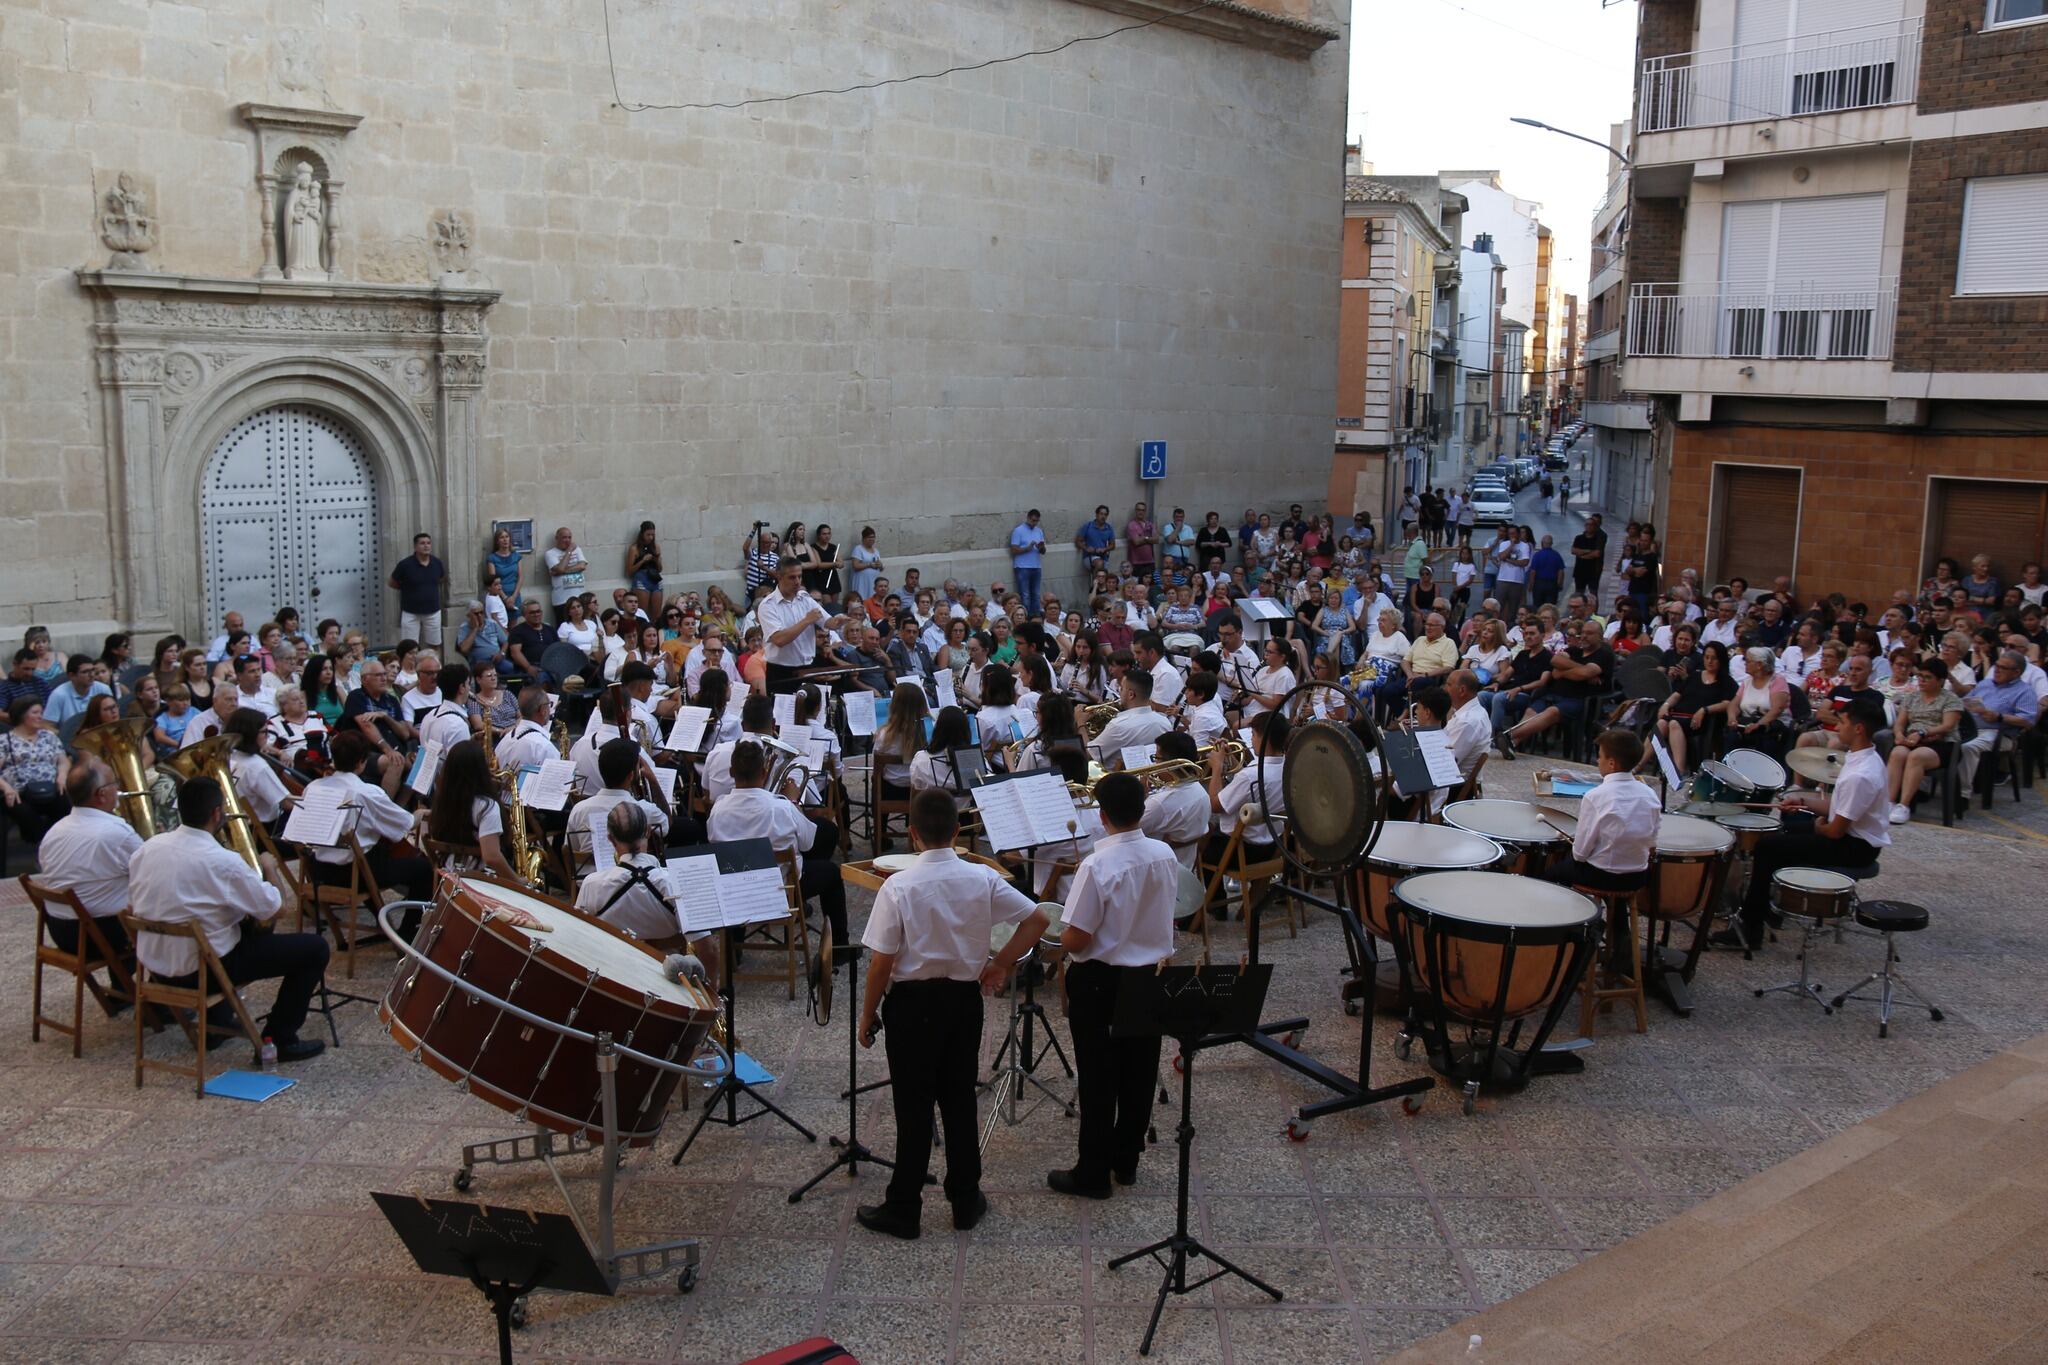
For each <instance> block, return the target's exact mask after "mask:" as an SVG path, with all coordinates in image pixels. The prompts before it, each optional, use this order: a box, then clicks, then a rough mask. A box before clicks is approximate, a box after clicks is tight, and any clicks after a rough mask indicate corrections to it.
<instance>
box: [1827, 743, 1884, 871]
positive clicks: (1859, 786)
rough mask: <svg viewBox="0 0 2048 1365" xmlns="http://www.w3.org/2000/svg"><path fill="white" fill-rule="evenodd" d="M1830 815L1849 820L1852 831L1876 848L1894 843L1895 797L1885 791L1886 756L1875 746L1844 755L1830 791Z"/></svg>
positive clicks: (1854, 834) (1831, 817) (1854, 835)
mask: <svg viewBox="0 0 2048 1365" xmlns="http://www.w3.org/2000/svg"><path fill="white" fill-rule="evenodd" d="M1828 816H1829V818H1830V819H1836V820H1847V821H1848V822H1849V830H1848V832H1849V834H1850V835H1851V836H1853V837H1855V838H1858V839H1861V840H1862V841H1863V842H1864V843H1866V844H1869V845H1870V846H1871V847H1872V848H1884V847H1886V846H1888V845H1889V844H1890V843H1891V841H1892V831H1891V822H1890V816H1891V799H1890V797H1888V796H1887V795H1886V794H1885V767H1884V760H1883V759H1881V758H1879V757H1878V756H1877V750H1876V749H1875V748H1868V749H1855V750H1851V751H1849V752H1847V753H1844V754H1843V755H1842V770H1841V773H1840V775H1839V776H1837V777H1836V778H1835V789H1834V790H1833V791H1832V792H1830V793H1828Z"/></svg>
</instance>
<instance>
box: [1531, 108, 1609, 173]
mask: <svg viewBox="0 0 2048 1365" xmlns="http://www.w3.org/2000/svg"><path fill="white" fill-rule="evenodd" d="M1508 122H1510V123H1519V124H1521V125H1522V126H1523V127H1525V128H1541V129H1542V130H1543V131H1544V132H1546V133H1556V134H1557V135H1558V136H1559V137H1568V138H1574V139H1576V140H1577V141H1580V142H1586V143H1590V144H1592V145H1593V146H1595V147H1598V148H1599V149H1600V150H1601V151H1603V152H1605V153H1607V154H1608V155H1609V156H1611V157H1613V158H1614V159H1615V160H1616V161H1619V162H1620V163H1621V164H1622V165H1624V166H1633V165H1635V163H1634V162H1633V161H1630V160H1629V159H1628V158H1627V157H1625V156H1623V155H1622V154H1621V153H1620V152H1618V151H1616V150H1615V149H1614V148H1612V147H1610V146H1608V145H1607V144H1606V143H1604V142H1602V141H1601V140H1600V139H1599V138H1596V137H1587V136H1586V135H1585V134H1584V133H1574V132H1570V131H1568V130H1566V129H1564V128H1553V127H1552V126H1551V125H1550V124H1548V123H1545V122H1544V121H1543V120H1542V119H1533V118H1511V119H1509V120H1508Z"/></svg>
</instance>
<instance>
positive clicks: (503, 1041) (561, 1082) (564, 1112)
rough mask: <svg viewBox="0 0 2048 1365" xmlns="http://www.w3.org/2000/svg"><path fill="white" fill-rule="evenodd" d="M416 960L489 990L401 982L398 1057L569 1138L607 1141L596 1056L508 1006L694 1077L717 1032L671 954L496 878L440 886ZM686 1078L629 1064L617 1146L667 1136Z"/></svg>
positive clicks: (625, 1060) (420, 979) (395, 987)
mask: <svg viewBox="0 0 2048 1365" xmlns="http://www.w3.org/2000/svg"><path fill="white" fill-rule="evenodd" d="M413 946H414V948H415V949H417V950H418V951H419V953H420V954H421V955H422V956H423V957H425V958H426V959H427V961H429V962H431V963H433V964H434V965H435V966H437V967H440V968H442V969H443V970H445V971H447V972H449V973H450V974H452V975H453V976H455V977H457V978H458V979H460V980H462V981H465V982H467V983H469V984H470V985H471V986H473V987H476V988H478V989H479V990H481V991H483V992H484V994H485V996H487V997H491V998H480V997H479V996H476V995H471V994H469V993H468V992H466V991H464V990H462V989H460V988H458V987H457V986H455V985H454V984H453V983H451V982H449V981H446V980H443V979H442V978H441V977H438V976H436V975H434V974H433V973H432V972H429V971H427V970H425V969H424V968H423V967H421V966H420V965H418V964H417V963H413V964H408V965H402V966H401V967H400V969H399V971H398V974H397V975H396V976H394V977H393V978H392V982H391V988H390V990H389V991H388V992H387V993H386V995H385V997H384V1002H383V1004H382V1006H381V1007H380V1008H379V1009H378V1016H379V1017H380V1018H381V1019H382V1020H383V1021H384V1022H385V1024H386V1025H388V1026H389V1027H390V1029H391V1036H392V1037H393V1038H394V1039H396V1040H397V1042H398V1045H399V1046H400V1047H402V1048H404V1049H405V1050H406V1051H407V1052H408V1053H411V1054H412V1055H413V1057H414V1058H416V1059H417V1060H419V1061H421V1062H424V1063H425V1064H426V1065H427V1066H428V1067H429V1068H430V1069H431V1070H433V1071H436V1072H438V1073H439V1074H440V1075H442V1076H445V1077H447V1078H448V1079H449V1080H451V1081H454V1082H455V1083H456V1084H457V1085H458V1086H460V1087H462V1088H463V1089H464V1090H467V1091H468V1092H469V1093H471V1094H472V1095H475V1096H476V1097H477V1098H479V1099H481V1100H484V1101H485V1102H487V1103H489V1104H494V1105H496V1106H497V1107H498V1108H500V1109H503V1110H505V1111H507V1112H508V1113H511V1114H513V1115H515V1116H516V1117H518V1118H519V1119H520V1120H521V1121H523V1122H529V1123H534V1124H538V1125H539V1126H541V1127H543V1128H550V1129H553V1130H554V1131H556V1132H558V1133H568V1134H572V1135H573V1134H582V1135H584V1136H586V1137H588V1138H589V1139H590V1140H592V1141H594V1142H598V1141H602V1140H603V1139H604V1114H603V1094H602V1089H601V1085H600V1082H599V1078H598V1070H597V1048H596V1045H595V1044H594V1043H588V1042H582V1041H580V1040H577V1039H574V1038H570V1037H568V1036H567V1035H565V1034H560V1033H554V1032H551V1031H549V1030H547V1029H543V1028H538V1027H536V1026H534V1025H533V1024H532V1023H530V1022H528V1021H526V1020H523V1019H520V1018H519V1017H518V1016H516V1015H514V1014H511V1013H509V1012H507V1011H506V1010H505V1009H504V1008H502V1006H503V1005H506V1004H509V1005H513V1006H516V1007H518V1008H519V1009H522V1010H525V1011H527V1012H528V1013H531V1014H535V1015H539V1016H540V1017H541V1018H544V1019H551V1020H556V1021H558V1022H560V1023H561V1024H563V1025H565V1026H566V1027H569V1028H572V1029H576V1030H579V1031H581V1032H583V1033H587V1034H593V1035H595V1034H609V1035H610V1036H611V1038H612V1041H613V1042H615V1043H617V1044H618V1045H619V1046H621V1047H627V1048H631V1049H633V1050H634V1051H635V1052H642V1053H645V1054H647V1055H648V1056H650V1057H657V1058H660V1059H661V1060H663V1061H665V1062H670V1063H673V1064H675V1065H677V1066H682V1065H686V1064H687V1063H689V1062H690V1060H691V1059H692V1058H693V1057H694V1056H695V1055H696V1052H697V1049H698V1047H699V1046H700V1045H701V1044H702V1043H703V1041H704V1039H705V1036H706V1035H707V1034H708V1033H709V1032H710V1031H711V1027H712V1024H713V1022H714V1021H715V1019H716V1010H717V1005H716V1002H715V1001H714V1000H713V999H712V998H711V995H710V994H709V993H708V992H706V991H704V990H703V989H701V988H700V987H698V986H696V985H694V984H693V983H691V982H687V981H671V980H670V979H669V978H668V975H667V973H666V972H665V971H664V970H663V968H662V962H663V955H662V954H660V953H658V952H656V951H654V949H652V948H649V947H647V946H646V945H645V944H643V943H640V942H639V941H638V940H636V939H633V938H631V937H629V936H627V935H626V934H623V933H621V932H620V931H619V930H617V929H614V928H612V927H611V926H610V925H608V924H605V923H602V922H601V921H598V920H595V919H592V918H590V917H589V916H587V915H583V914H579V913H578V912H577V911H575V910H573V909H571V908H570V907H569V906H567V905H565V904H563V903H562V902H560V901H558V900H553V899H551V898H549V897H545V896H539V895H535V894H534V893H533V892H531V891H527V890H525V889H523V888H519V887H513V886H509V885H506V884H505V883H503V882H500V881H497V880H495V879H493V878H489V877H455V876H451V875H449V874H447V873H443V874H442V875H441V879H440V885H439V888H438V889H437V891H436V893H435V898H434V904H433V906H432V907H431V909H429V910H428V912H427V915H426V917H425V918H424V919H423V920H421V921H420V926H419V932H418V933H417V934H416V935H415V936H414V938H413ZM679 1080H681V1077H680V1076H679V1075H678V1074H677V1073H676V1072H674V1071H669V1070H665V1069H660V1068H656V1067H651V1066H648V1065H646V1064H645V1063H642V1062H638V1061H636V1060H634V1059H633V1058H632V1057H630V1056H625V1055H620V1056H619V1057H618V1071H617V1075H616V1081H617V1093H618V1125H619V1139H620V1141H622V1142H626V1143H630V1144H632V1145H634V1146H646V1145H647V1144H648V1143H651V1142H653V1141H654V1139H655V1137H656V1135H657V1134H659V1133H660V1131H661V1122H662V1117H663V1114H664V1112H665V1111H666V1110H667V1108H668V1101H669V1098H670V1096H671V1095H672V1094H673V1093H674V1091H675V1088H676V1083H677V1082H678V1081H679Z"/></svg>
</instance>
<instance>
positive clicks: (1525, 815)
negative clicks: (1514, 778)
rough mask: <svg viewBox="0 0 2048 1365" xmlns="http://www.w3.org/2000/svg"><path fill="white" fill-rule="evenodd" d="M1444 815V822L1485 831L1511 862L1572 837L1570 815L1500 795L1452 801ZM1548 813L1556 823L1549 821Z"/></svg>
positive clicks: (1473, 832) (1567, 841)
mask: <svg viewBox="0 0 2048 1365" xmlns="http://www.w3.org/2000/svg"><path fill="white" fill-rule="evenodd" d="M1443 815H1444V823H1445V824H1447V825H1450V826H1452V827H1453V828H1455V829H1462V830H1464V831H1466V832H1467V833H1470V834H1483V835H1485V836H1486V837H1487V838H1489V839H1491V840H1493V841H1494V842H1495V843H1497V844H1500V845H1501V846H1502V847H1503V849H1504V850H1505V851H1506V853H1507V854H1508V858H1509V861H1510V862H1523V861H1525V860H1526V859H1527V858H1528V857H1529V856H1530V855H1533V854H1536V853H1539V852H1543V851H1546V850H1548V849H1551V848H1553V847H1555V846H1556V845H1558V844H1568V843H1570V842H1571V837H1572V836H1571V835H1570V834H1569V833H1567V832H1566V831H1567V830H1569V829H1570V828H1571V825H1572V823H1573V822H1572V819H1571V817H1570V816H1566V815H1559V814H1557V813H1556V812H1554V811H1544V810H1542V809H1540V808H1539V807H1537V806H1536V805H1534V804H1533V803H1531V802H1528V801H1507V800H1502V799H1500V798H1498V797H1480V798H1478V799H1476V800H1472V801H1453V802H1451V804H1449V805H1448V806H1445V807H1444V811H1443ZM1545 816H1548V817H1549V821H1554V822H1555V823H1554V824H1553V823H1549V822H1547V821H1546V820H1545V818H1544V817H1545ZM1559 826H1563V827H1564V828H1562V829H1560V828H1559Z"/></svg>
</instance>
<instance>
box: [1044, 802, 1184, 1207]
mask: <svg viewBox="0 0 2048 1365" xmlns="http://www.w3.org/2000/svg"><path fill="white" fill-rule="evenodd" d="M1095 800H1096V804H1097V806H1098V807H1100V809H1101V813H1102V826H1103V829H1104V830H1105V831H1106V832H1105V833H1104V834H1103V836H1102V838H1101V839H1100V840H1099V841H1097V843H1096V845H1095V849H1094V851H1093V852H1091V853H1090V854H1089V855H1088V856H1087V857H1086V858H1084V859H1083V860H1082V861H1081V866H1080V867H1079V868H1078V869H1077V870H1076V871H1075V873H1074V884H1073V887H1072V889H1071V890H1070V891H1069V892H1068V893H1067V900H1066V907H1067V909H1066V922H1067V923H1066V928H1065V930H1064V931H1063V932H1062V933H1061V935H1060V947H1061V948H1063V949H1064V950H1065V951H1066V954H1067V964H1068V965H1067V1022H1068V1025H1069V1026H1070V1028H1071V1029H1072V1030H1073V1035H1074V1066H1075V1068H1076V1069H1077V1070H1078V1071H1079V1073H1080V1079H1079V1083H1078V1084H1079V1090H1080V1103H1081V1132H1080V1153H1079V1156H1078V1158H1077V1159H1076V1160H1075V1162H1074V1164H1073V1165H1072V1166H1071V1167H1069V1168H1068V1169H1066V1170H1062V1171H1051V1172H1048V1173H1047V1175H1046V1177H1045V1183H1046V1184H1048V1185H1050V1186H1051V1187H1052V1188H1053V1189H1054V1190H1056V1191H1058V1192H1059V1193H1061V1194H1071V1195H1079V1196H1081V1197H1083V1198H1086V1199H1107V1198H1109V1195H1110V1183H1109V1180H1110V1176H1111V1174H1112V1173H1113V1174H1114V1175H1115V1176H1116V1179H1117V1183H1119V1184H1123V1185H1129V1184H1133V1183H1135V1182H1136V1180H1137V1178H1138V1158H1139V1157H1140V1156H1141V1155H1143V1154H1144V1151H1145V1126H1146V1124H1147V1123H1148V1122H1149V1121H1150V1119H1151V1115H1152V1090H1153V1087H1154V1086H1155V1085H1157V1084H1158V1081H1159V1039H1158V1037H1157V1036H1151V1037H1135V1038H1118V1037H1112V1036H1111V1034H1110V1028H1109V1026H1110V1020H1111V1018H1112V1017H1113V1016H1114V1015H1115V1013H1116V995H1117V990H1118V988H1119V986H1120V985H1121V984H1122V982H1123V980H1124V978H1125V977H1127V976H1129V975H1130V974H1131V973H1133V972H1150V971H1152V970H1154V969H1155V968H1156V967H1157V966H1158V964H1159V963H1161V962H1162V961H1164V960H1165V959H1167V958H1168V957H1171V956H1172V955H1173V907H1174V897H1175V893H1176V891H1177V890H1178V887H1179V882H1180V864H1179V863H1178V862H1176V861H1175V860H1174V856H1173V850H1172V849H1170V848H1168V847H1167V846H1166V845H1165V844H1163V843H1161V842H1159V840H1157V839H1154V838H1150V837H1149V836H1147V835H1146V834H1145V832H1144V830H1143V829H1142V828H1141V827H1140V826H1141V825H1142V824H1143V822H1144V818H1145V784H1144V783H1143V782H1142V781H1141V780H1140V779H1138V778H1135V777H1132V776H1131V775H1130V774H1129V773H1111V774H1110V775H1109V776H1107V777H1105V778H1103V779H1102V780H1101V781H1100V782H1097V783H1096V784H1095Z"/></svg>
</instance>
